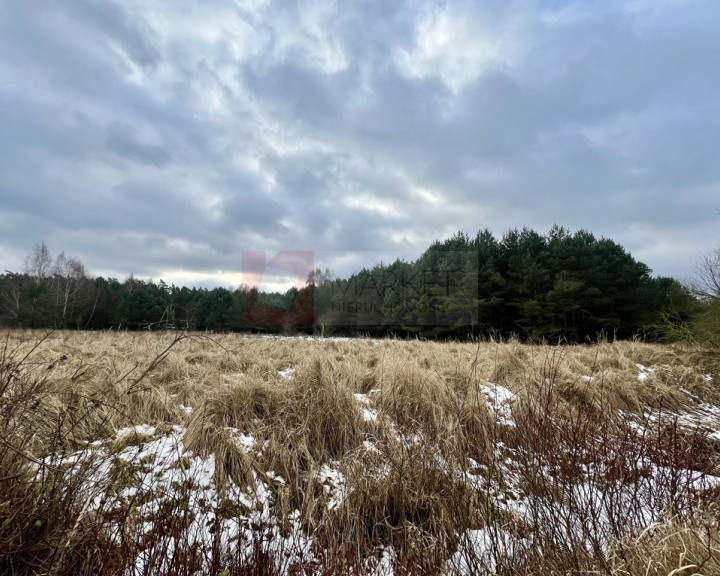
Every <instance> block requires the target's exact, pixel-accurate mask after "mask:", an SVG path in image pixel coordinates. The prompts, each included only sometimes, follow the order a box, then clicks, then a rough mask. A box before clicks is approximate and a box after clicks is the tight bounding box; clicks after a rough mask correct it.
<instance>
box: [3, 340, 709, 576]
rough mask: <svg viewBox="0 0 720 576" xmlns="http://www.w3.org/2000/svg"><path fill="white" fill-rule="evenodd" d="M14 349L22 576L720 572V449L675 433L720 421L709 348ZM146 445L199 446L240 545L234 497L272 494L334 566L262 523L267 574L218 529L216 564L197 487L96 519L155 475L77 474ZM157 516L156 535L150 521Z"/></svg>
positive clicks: (7, 353) (11, 464)
mask: <svg viewBox="0 0 720 576" xmlns="http://www.w3.org/2000/svg"><path fill="white" fill-rule="evenodd" d="M3 341H4V344H3V346H2V354H0V572H2V573H8V574H35V573H43V574H45V573H47V574H91V573H93V574H94V573H98V572H101V571H106V572H107V573H125V572H127V570H128V569H129V567H130V566H131V565H133V563H137V558H138V557H139V556H142V557H143V558H144V560H143V566H144V567H145V568H144V571H145V573H148V574H165V573H167V574H170V573H173V574H177V573H186V574H194V573H201V572H202V571H204V570H207V569H211V570H213V571H214V572H216V573H220V572H221V571H222V570H223V569H227V570H229V573H237V574H250V573H252V574H275V573H278V572H279V571H283V570H284V572H285V573H317V574H332V573H344V572H348V571H353V572H354V573H356V574H358V573H370V572H371V571H372V570H373V569H377V565H378V558H380V557H381V556H382V555H383V554H384V553H385V552H383V551H387V550H389V549H392V550H393V555H392V564H393V566H394V571H395V573H396V574H404V573H407V574H438V573H460V572H464V573H477V574H483V573H499V574H551V573H556V574H581V573H582V574H590V573H603V574H618V575H619V574H646V573H647V574H670V573H673V570H676V571H677V570H679V569H683V570H684V569H685V566H690V565H694V566H695V568H693V570H695V571H696V572H697V573H701V574H713V573H716V572H713V571H714V570H716V569H717V567H718V563H719V562H720V551H719V550H718V546H719V544H718V526H717V517H718V516H717V511H718V508H717V507H718V505H719V503H720V489H717V488H713V487H712V486H711V485H710V483H706V485H703V484H702V483H698V481H696V480H697V478H696V477H697V474H701V475H704V476H703V477H707V478H712V477H713V475H720V468H719V463H718V454H719V444H720V442H718V441H717V440H713V438H712V437H711V436H710V435H709V434H708V431H707V430H705V429H703V428H702V427H697V428H695V429H688V428H687V427H683V426H679V425H678V421H677V418H676V419H675V421H674V424H673V419H672V415H673V414H679V413H681V412H682V411H683V410H690V409H693V408H694V407H697V406H698V405H699V402H705V403H707V404H715V405H720V387H718V384H717V381H718V378H720V358H719V357H718V355H717V353H714V352H712V351H710V350H705V349H702V348H698V347H695V348H690V347H681V346H661V345H651V344H645V343H642V342H638V341H632V342H614V343H609V342H600V343H597V344H595V345H584V346H553V345H542V346H541V345H526V344H521V343H519V342H517V341H510V342H492V341H489V342H482V343H455V342H449V343H437V342H421V341H400V340H382V341H372V340H363V339H360V340H354V341H336V340H330V339H328V340H302V339H278V338H262V337H244V336H238V335H213V336H208V335H204V334H195V335H193V334H183V333H179V334H173V333H116V332H105V333H82V332H55V333H51V334H47V335H46V334H41V333H37V332H30V331H13V332H4V333H3ZM638 365H640V366H642V367H647V369H645V368H642V367H639V366H638ZM639 374H642V375H643V377H644V379H642V380H640V379H639V378H638V376H639ZM708 374H711V375H712V376H713V379H712V380H711V379H709V378H708V377H707V375H708ZM495 385H497V386H498V388H496V387H494V386H495ZM499 387H503V388H502V389H508V390H509V391H511V392H512V393H514V394H515V395H516V396H515V399H514V400H512V402H511V404H509V405H507V406H506V407H505V408H503V410H511V413H512V420H513V421H512V423H509V422H508V421H507V419H506V417H505V416H503V412H502V410H501V411H500V412H498V411H497V410H491V409H489V407H488V405H489V402H490V403H492V401H493V399H492V397H489V396H488V394H492V393H493V390H494V391H495V393H498V391H499V390H502V389H501V388H499ZM658 414H667V415H670V416H671V417H670V418H660V417H658ZM139 425H151V426H154V427H156V430H155V432H154V433H153V434H154V435H155V437H156V436H157V435H158V434H159V435H162V434H163V431H165V433H166V434H171V433H172V431H173V430H182V434H183V436H182V444H183V446H184V449H186V450H187V456H188V457H190V456H194V455H197V456H199V457H202V458H206V459H207V458H210V457H212V462H213V466H214V470H213V481H214V483H215V485H216V486H217V490H218V497H219V499H220V503H219V504H217V505H215V506H216V508H215V509H214V510H215V512H214V513H215V517H216V522H217V525H218V526H219V525H220V524H221V521H223V520H227V521H230V520H232V519H233V518H238V517H240V516H241V515H242V514H244V513H246V511H244V510H243V509H242V506H239V505H238V503H237V502H236V501H234V500H232V498H233V497H232V494H234V492H233V486H235V487H239V488H241V489H248V490H252V489H256V488H257V487H258V486H259V485H262V486H268V487H269V488H268V490H270V491H271V493H272V494H271V497H272V498H271V500H272V506H273V514H274V515H275V516H276V517H277V518H278V521H279V523H280V530H281V533H282V531H283V530H285V531H287V530H290V527H291V526H292V525H293V522H295V521H296V519H297V521H299V523H300V526H301V528H302V530H303V532H304V533H305V534H307V535H309V536H310V537H311V538H312V539H313V558H312V559H309V560H308V561H307V562H304V561H295V560H293V561H292V562H294V563H291V562H290V561H287V562H286V563H285V564H283V563H282V561H281V559H279V558H277V556H278V555H281V554H282V551H279V549H278V548H277V547H275V548H274V547H273V546H271V545H269V544H268V543H267V542H265V541H264V540H263V538H265V536H263V534H270V533H272V534H274V535H275V536H274V537H275V538H276V539H277V538H278V537H279V536H278V533H275V532H271V531H270V529H269V528H267V527H263V526H258V527H257V532H258V539H257V540H256V541H255V544H254V546H255V548H254V553H253V554H252V555H251V556H250V557H247V556H242V555H239V554H237V553H235V552H234V550H235V549H234V548H233V545H232V544H228V543H227V542H223V541H222V539H221V537H220V535H219V533H220V531H219V530H216V531H215V534H217V537H216V539H215V541H214V543H213V544H212V546H211V547H210V548H208V549H203V548H201V547H198V546H197V545H195V544H193V543H192V542H193V539H192V538H191V537H190V536H192V535H189V534H188V531H191V530H195V529H196V528H195V527H194V524H193V510H192V506H191V502H193V494H194V493H195V492H196V491H197V488H196V487H193V483H192V482H188V484H187V485H186V486H179V487H177V491H176V496H175V500H174V504H173V505H172V506H171V505H169V504H168V503H167V500H160V499H159V498H160V496H159V495H158V494H155V493H153V492H152V491H146V492H137V494H138V495H137V496H135V497H134V499H133V498H130V499H128V500H126V501H124V502H123V503H122V504H117V503H115V504H113V505H112V506H110V505H107V506H106V507H103V506H102V505H98V504H97V503H98V502H101V503H102V502H105V501H106V500H107V501H108V502H109V501H110V499H109V496H108V494H107V492H108V491H109V492H110V493H112V494H117V493H122V492H123V490H127V488H128V486H130V485H131V484H132V483H133V482H134V481H136V479H137V478H139V477H140V476H141V475H142V472H143V471H142V470H139V469H135V468H134V466H135V465H134V464H118V463H117V462H116V464H114V465H113V466H112V467H111V468H110V469H109V472H108V475H107V481H104V482H103V483H98V482H95V483H94V484H93V482H94V481H95V480H94V479H96V476H94V475H93V474H96V472H97V471H96V470H94V469H93V467H92V464H91V462H92V459H89V458H84V457H80V456H78V454H82V453H86V454H92V453H94V452H93V451H94V450H97V448H96V447H97V443H98V441H103V442H104V444H103V445H107V446H109V450H110V451H111V452H112V451H114V453H116V454H120V453H122V451H123V450H127V448H128V446H130V447H132V446H135V445H137V446H142V445H143V443H147V442H150V441H151V440H152V438H153V436H152V435H150V436H147V437H145V436H143V434H142V433H135V434H131V435H129V436H128V435H125V436H123V437H122V438H121V439H116V434H117V431H118V430H121V429H126V428H128V427H131V426H139ZM172 426H176V427H180V428H176V429H173V428H172ZM239 436H242V437H243V438H252V439H253V441H254V448H253V449H248V447H247V446H243V445H242V443H239V442H238V437H239ZM94 442H95V443H96V444H93V443H94ZM69 455H73V458H72V459H68V458H67V457H68V456H69ZM178 462H181V464H180V465H183V464H182V462H184V461H183V460H179V461H178ZM689 471H690V472H689ZM692 473H695V476H693V474H692ZM278 477H280V478H281V479H282V482H279V481H277V480H276V478H278ZM332 478H336V479H337V478H341V479H342V481H341V484H342V485H341V486H339V485H337V482H339V481H336V480H332ZM333 482H335V483H333ZM93 486H95V487H96V488H94V489H93ZM178 494H180V495H183V494H184V496H182V497H181V496H178ZM153 498H155V499H156V500H155V501H156V503H157V506H155V508H156V509H154V510H155V511H154V514H155V516H154V518H155V520H154V523H153V525H152V528H151V529H148V526H147V524H146V523H145V519H144V517H142V515H141V514H140V513H139V512H138V510H140V509H144V508H143V507H145V508H147V507H148V506H149V504H152V502H153ZM91 502H92V505H91ZM296 511H297V512H296ZM266 528H267V530H266ZM253 529H254V528H253ZM263 530H265V532H263ZM478 539H481V540H482V542H481V544H478ZM168 559H171V560H168ZM688 569H689V568H688ZM293 571H294V572H293ZM675 573H677V572H675Z"/></svg>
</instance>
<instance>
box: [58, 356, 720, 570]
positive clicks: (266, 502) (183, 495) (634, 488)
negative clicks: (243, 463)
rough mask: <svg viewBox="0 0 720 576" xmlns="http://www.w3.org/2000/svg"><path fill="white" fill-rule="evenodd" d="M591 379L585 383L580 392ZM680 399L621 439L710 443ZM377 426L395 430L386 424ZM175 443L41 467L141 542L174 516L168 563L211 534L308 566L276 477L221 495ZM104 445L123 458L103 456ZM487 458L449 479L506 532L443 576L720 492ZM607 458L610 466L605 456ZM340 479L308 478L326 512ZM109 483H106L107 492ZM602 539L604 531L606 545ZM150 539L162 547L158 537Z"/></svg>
mask: <svg viewBox="0 0 720 576" xmlns="http://www.w3.org/2000/svg"><path fill="white" fill-rule="evenodd" d="M637 368H638V370H639V373H638V379H639V380H640V381H642V380H644V379H646V378H647V377H648V376H649V375H650V374H652V372H653V371H654V368H648V367H645V366H643V365H641V364H638V365H637ZM292 372H293V370H292V369H291V368H289V369H286V370H283V371H280V372H279V373H280V374H281V376H283V377H285V378H290V377H292ZM590 378H591V377H589V376H588V377H586V379H588V380H589V379H590ZM706 379H707V380H708V381H709V379H708V378H706ZM480 390H481V391H482V393H483V395H484V396H485V399H486V402H487V406H488V409H489V410H491V411H492V412H493V413H494V414H495V415H496V421H497V422H498V423H499V424H501V425H504V426H511V427H515V426H516V424H515V421H514V419H513V413H512V404H513V402H514V401H515V399H516V396H515V394H513V393H512V392H511V391H510V390H508V389H507V388H505V387H503V386H501V385H498V384H494V383H490V382H488V383H484V384H481V386H480ZM684 391H685V393H686V394H688V396H689V397H690V400H691V402H689V403H688V405H687V406H686V407H685V408H684V409H683V410H680V411H677V412H670V411H664V412H647V413H645V414H644V415H642V416H639V415H634V414H629V413H624V414H622V413H621V414H622V416H623V418H624V420H625V422H627V424H628V426H629V427H630V432H631V435H632V433H634V434H635V435H636V438H638V439H640V438H645V437H647V435H648V434H649V433H651V432H652V431H653V430H659V429H660V425H661V424H662V425H664V424H665V423H673V422H676V423H677V426H678V427H679V428H681V429H683V430H686V431H689V432H693V431H700V432H701V433H703V434H706V435H707V437H708V438H710V439H713V440H717V441H720V407H718V406H715V405H712V404H709V403H706V402H703V401H701V400H700V399H699V398H698V397H696V396H694V395H693V394H691V393H690V392H689V391H687V390H684ZM375 392H377V391H376V390H371V391H370V392H369V393H368V394H361V393H356V394H355V395H354V397H355V399H356V401H357V404H358V409H359V410H360V411H361V413H362V415H363V418H364V419H365V420H366V421H374V420H377V419H378V410H377V409H376V408H374V407H373V406H374V405H373V401H372V394H373V393H375ZM181 408H182V409H183V410H185V411H186V412H188V413H191V411H192V408H191V407H186V406H182V405H181ZM387 424H388V425H389V426H390V427H393V422H392V421H389V422H387ZM226 430H227V432H228V434H229V437H230V439H231V440H232V441H233V442H234V443H235V445H236V446H237V447H238V448H239V449H241V450H243V451H245V452H246V453H248V454H254V455H258V454H260V453H261V452H262V450H264V449H265V448H266V446H265V445H259V443H258V441H257V439H256V438H254V437H253V436H252V435H249V434H245V433H244V432H242V431H240V430H237V429H235V428H226ZM396 433H397V440H398V441H399V442H401V443H402V444H403V445H404V446H407V447H409V446H412V445H416V444H418V443H420V442H422V441H424V440H423V438H422V437H421V436H420V435H419V434H415V433H411V432H407V431H406V432H402V433H401V432H399V431H396ZM184 434H185V429H184V428H183V427H181V426H173V427H171V428H169V429H167V428H166V429H164V430H163V429H159V428H157V427H155V426H149V425H137V426H132V427H128V428H123V429H121V430H118V432H117V435H116V438H114V439H108V440H105V441H95V442H92V443H90V444H89V445H88V448H87V449H86V450H84V451H81V452H78V453H76V454H71V455H68V456H64V457H55V458H51V459H49V460H48V463H51V464H53V465H59V464H64V465H67V466H69V467H70V470H71V471H72V470H73V469H78V467H80V466H81V465H82V464H83V463H89V464H91V465H92V469H93V470H94V471H93V474H92V477H91V481H90V482H89V483H88V493H89V506H88V510H89V511H92V510H99V509H101V508H103V509H105V510H106V511H112V510H116V509H117V510H120V509H122V506H123V505H124V504H126V503H128V502H132V501H135V502H138V503H140V504H139V505H138V506H137V509H136V516H135V518H136V521H137V522H138V523H139V526H140V530H141V532H143V533H145V534H149V533H150V532H152V531H153V530H155V527H156V526H155V524H156V521H157V517H158V515H160V514H162V511H163V510H167V507H168V506H172V507H173V512H172V514H173V516H174V517H177V516H178V515H180V516H182V514H183V511H184V512H185V517H186V518H187V526H186V529H185V530H184V532H183V534H184V536H183V537H184V540H183V541H182V542H169V541H168V542H165V543H164V544H163V545H164V546H167V547H168V550H170V551H172V550H173V546H181V547H185V548H186V547H189V546H197V547H199V549H201V550H206V551H210V550H212V547H213V545H214V543H215V542H216V534H217V533H219V534H220V536H219V539H220V544H221V546H223V547H227V548H228V549H237V550H239V553H240V556H241V557H243V558H246V559H247V560H248V561H250V560H251V558H252V557H253V556H252V555H253V554H255V553H257V550H258V547H260V548H261V549H262V550H263V551H265V552H269V553H271V554H272V557H273V558H274V559H275V561H276V562H277V565H276V569H277V571H278V573H280V574H290V573H293V570H295V568H293V564H297V563H300V562H302V561H305V562H307V561H309V560H312V558H313V552H312V537H311V536H310V535H308V534H306V533H305V531H304V529H303V527H302V523H301V518H300V512H299V511H298V510H291V511H286V512H285V516H284V517H283V518H279V517H278V513H279V512H278V510H277V509H276V502H275V500H276V497H277V494H278V490H280V489H286V488H284V487H285V485H286V481H285V479H284V478H283V477H282V476H281V475H280V474H278V473H277V472H275V471H273V470H270V471H267V472H265V473H264V474H257V473H256V472H255V471H252V470H251V471H250V475H251V477H252V482H250V484H251V485H249V486H238V485H236V484H235V483H234V482H232V481H231V480H228V482H227V485H226V486H223V487H218V486H217V485H216V463H215V459H214V457H213V456H212V455H211V456H209V457H207V458H201V457H200V456H198V455H196V454H193V453H191V452H189V451H187V450H186V449H185V446H184V443H183V436H184ZM114 445H119V446H124V447H122V448H121V449H119V448H113V446H114ZM363 447H364V449H365V450H366V451H368V452H373V453H374V454H375V455H377V456H378V457H381V452H380V451H379V450H378V447H377V446H376V445H374V444H373V443H372V442H371V441H369V440H365V441H364V442H363ZM493 447H494V456H493V458H492V459H493V461H492V462H490V463H487V462H485V463H480V462H477V461H475V460H473V459H472V458H468V461H467V463H466V467H465V469H464V471H458V472H457V473H456V477H457V478H458V480H459V481H462V482H465V483H466V485H467V486H468V487H470V489H472V490H475V491H477V492H480V493H482V494H483V498H485V496H487V499H486V501H492V502H493V506H495V507H497V510H498V511H499V513H500V514H502V515H503V517H504V518H505V519H506V520H508V521H510V524H507V525H504V526H503V527H500V526H486V527H477V528H475V529H472V530H466V531H465V532H463V533H461V534H458V537H459V545H458V548H457V550H456V551H455V553H454V554H453V555H452V556H451V557H450V558H449V559H448V561H447V564H446V569H447V570H448V571H449V572H452V573H453V574H458V575H462V576H464V575H470V574H473V575H474V574H492V573H493V572H494V571H496V569H497V568H498V566H499V563H500V562H501V561H502V558H503V556H512V555H514V554H516V553H518V551H521V549H522V548H523V547H527V546H530V545H532V544H531V543H529V542H528V541H525V540H523V539H522V538H520V537H519V536H517V535H516V534H513V533H512V531H511V530H510V529H509V528H508V526H510V525H512V521H516V522H517V523H518V524H522V523H523V522H528V523H531V522H530V521H531V520H533V519H534V520H537V519H538V518H540V519H545V520H546V521H547V523H549V524H552V523H553V522H556V521H557V519H558V518H562V519H563V522H562V523H561V524H562V525H561V526H560V527H558V528H557V529H558V530H559V531H566V532H568V533H570V532H572V534H571V536H570V537H571V539H578V538H579V539H581V540H582V539H585V538H590V537H591V536H590V535H592V534H593V533H596V532H597V530H598V527H600V528H602V529H605V528H603V527H605V526H606V525H609V524H610V523H611V515H613V514H615V519H617V518H616V517H617V514H618V510H622V511H632V514H633V518H632V520H633V522H636V523H638V524H639V525H645V526H647V525H650V524H651V523H653V522H658V521H663V518H664V517H663V514H664V513H665V507H666V505H667V501H666V499H667V498H668V497H670V498H672V497H673V494H671V493H670V492H668V490H670V489H671V488H669V487H672V486H677V485H681V486H683V488H684V489H685V490H686V492H687V494H691V493H698V492H701V491H702V490H705V489H709V488H714V487H720V477H717V476H712V475H709V474H704V473H702V472H699V471H697V470H690V469H688V470H686V469H678V468H671V467H669V466H667V465H661V464H659V463H657V462H655V461H653V460H652V459H651V457H650V455H649V454H647V453H642V455H641V456H640V457H639V460H638V461H636V462H632V463H631V465H632V466H633V470H635V471H639V472H640V473H639V474H638V476H637V478H634V479H633V480H632V481H628V479H627V478H623V477H621V478H618V479H613V478H612V476H611V467H612V465H613V458H610V460H609V461H608V462H607V463H603V462H597V461H592V462H590V463H583V464H581V465H580V471H579V475H578V476H577V477H576V478H575V479H574V480H573V482H574V483H573V484H568V483H567V481H565V480H563V478H562V476H561V475H560V476H559V475H558V470H557V469H556V468H555V467H554V465H553V464H552V462H551V461H550V460H549V459H551V458H552V455H539V454H534V453H531V454H527V453H521V452H520V451H519V450H518V449H513V448H510V447H509V446H507V445H505V444H504V443H503V442H502V441H500V440H497V441H495V442H494V444H493ZM570 449H572V447H570ZM609 453H610V454H611V456H612V447H611V448H610V451H609ZM387 465H388V464H387V463H385V462H379V463H378V471H377V473H378V474H380V473H381V470H382V468H383V467H387ZM436 465H437V466H438V467H440V468H441V469H444V470H446V469H447V467H448V466H449V463H448V462H447V461H445V460H443V459H438V460H437V462H436ZM529 468H530V469H534V470H537V471H539V472H538V473H539V474H541V475H542V476H544V477H545V478H547V479H548V481H550V482H552V483H553V485H554V486H557V488H558V489H559V490H562V492H563V495H564V496H563V499H562V500H558V501H544V500H541V499H539V498H538V497H537V496H536V495H533V494H528V493H525V491H524V489H523V486H524V484H523V482H524V479H527V470H528V469H529ZM341 470H342V466H341V462H338V461H328V462H325V463H323V464H322V465H321V466H320V468H319V469H318V470H317V471H316V472H315V476H314V477H315V480H316V481H317V482H319V483H320V485H321V486H322V487H323V492H324V493H325V495H326V497H327V501H326V506H327V510H328V511H333V510H337V509H339V508H341V506H342V504H343V501H344V500H345V499H346V498H347V494H348V488H347V482H346V478H345V476H344V474H343V472H342V471H341ZM124 477H126V478H127V481H126V482H125V483H124V484H123V483H122V482H120V483H119V484H118V478H124ZM111 479H112V480H113V481H114V482H115V483H116V484H115V488H113V489H112V490H111V489H110V482H111ZM678 483H679V484H678ZM638 501H640V502H641V505H640V506H639V507H638V506H637V505H634V504H632V503H637V502H638ZM221 502H232V503H234V506H235V507H236V509H237V513H235V514H233V515H231V517H230V518H227V515H226V516H224V517H223V519H222V520H217V511H218V508H219V507H220V505H221ZM568 502H570V503H572V506H570V505H569V504H568ZM633 506H634V507H633ZM622 513H623V514H625V513H626V512H622ZM628 513H629V512H628ZM506 528H507V530H506ZM609 533H610V532H609V529H608V531H606V534H609ZM160 537H161V538H163V536H162V535H161V536H160ZM164 538H168V539H169V538H171V537H170V536H165V537H164ZM588 541H589V540H588ZM603 544H604V545H606V544H609V542H603ZM150 553H151V551H144V550H140V549H138V552H137V561H136V569H137V570H136V573H138V574H140V573H142V572H143V570H145V569H148V568H149V566H150V563H151V562H155V563H157V562H158V560H157V558H151V556H150ZM394 557H395V552H394V551H393V549H392V548H389V547H387V548H383V549H381V550H379V552H378V556H377V562H376V563H375V564H374V565H369V566H368V571H367V574H372V575H373V576H392V575H393V567H392V566H393V559H394ZM170 561H171V553H170V556H169V557H168V558H165V559H164V560H162V562H165V564H164V565H162V566H157V565H156V564H155V565H153V566H152V570H153V571H160V570H162V569H163V567H164V568H167V567H168V566H170V564H169V563H170ZM358 576H359V575H358Z"/></svg>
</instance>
